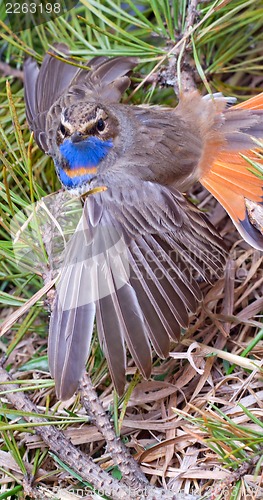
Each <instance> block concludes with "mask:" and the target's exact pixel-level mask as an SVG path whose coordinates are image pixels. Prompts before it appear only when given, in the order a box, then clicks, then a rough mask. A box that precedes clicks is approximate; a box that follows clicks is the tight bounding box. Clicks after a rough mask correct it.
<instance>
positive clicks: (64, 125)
mask: <svg viewBox="0 0 263 500" xmlns="http://www.w3.org/2000/svg"><path fill="white" fill-rule="evenodd" d="M117 135H118V120H117V118H116V117H114V116H113V115H112V114H111V113H110V112H109V111H108V109H107V108H106V107H104V106H103V105H100V104H96V105H95V104H87V103H83V102H82V103H78V104H74V105H72V106H70V107H68V108H65V109H64V110H62V113H61V119H60V123H59V125H58V128H57V132H56V145H57V148H58V150H59V153H60V154H59V161H55V163H56V168H57V170H58V175H59V177H60V180H61V182H62V184H64V186H65V187H66V188H67V189H79V190H80V191H81V188H82V187H83V186H85V185H86V184H87V183H89V182H90V180H91V179H92V178H93V177H94V176H95V175H96V174H97V169H98V168H99V166H100V164H101V163H102V162H104V163H105V161H106V159H107V157H108V155H109V153H110V151H111V150H112V148H113V146H114V141H115V139H116V137H117Z"/></svg>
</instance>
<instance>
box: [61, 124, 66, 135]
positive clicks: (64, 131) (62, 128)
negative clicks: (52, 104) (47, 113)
mask: <svg viewBox="0 0 263 500" xmlns="http://www.w3.org/2000/svg"><path fill="white" fill-rule="evenodd" d="M60 132H61V134H62V135H65V134H66V129H65V127H64V125H63V123H61V124H60Z"/></svg>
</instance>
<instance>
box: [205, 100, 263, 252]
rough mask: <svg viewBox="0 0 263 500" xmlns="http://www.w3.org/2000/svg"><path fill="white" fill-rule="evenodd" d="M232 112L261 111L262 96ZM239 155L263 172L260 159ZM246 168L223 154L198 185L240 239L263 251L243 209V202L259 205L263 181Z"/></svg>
mask: <svg viewBox="0 0 263 500" xmlns="http://www.w3.org/2000/svg"><path fill="white" fill-rule="evenodd" d="M236 108H239V109H240V108H242V109H247V110H263V93H262V94H259V95H258V96H255V97H252V98H251V99H249V100H248V101H246V102H244V103H241V104H238V105H237V106H234V108H232V109H236ZM262 122H263V113H262ZM247 134H249V130H248V131H247ZM262 138H263V137H262ZM240 149H242V145H241V148H240ZM242 154H243V155H244V156H246V157H247V158H249V160H251V161H254V162H256V163H258V164H259V165H262V172H263V158H260V157H259V155H257V154H256V153H255V152H253V151H251V150H245V151H244V150H242ZM249 168H251V167H250V165H249V163H248V162H247V161H246V160H245V159H244V158H243V157H242V156H241V155H240V154H239V153H237V152H234V151H233V152H231V151H227V152H225V151H223V152H220V153H219V155H218V156H217V158H216V160H215V161H214V162H213V163H212V167H211V169H210V170H207V171H206V172H204V174H203V176H202V178H201V179H200V182H201V183H202V184H203V186H205V187H206V188H207V189H208V190H209V191H210V192H211V193H212V194H213V195H214V196H215V198H216V199H217V200H218V201H219V202H220V203H221V205H222V206H223V207H224V208H225V209H226V210H227V212H228V214H229V215H230V217H231V218H232V220H233V222H234V224H235V225H236V227H237V229H238V231H239V232H240V234H241V235H242V237H243V238H244V239H245V240H246V241H247V242H248V243H249V244H250V245H252V246H254V247H255V248H258V249H260V250H263V235H262V234H261V232H260V231H259V230H258V229H257V228H255V226H254V225H253V224H252V223H251V220H250V218H249V215H248V212H247V206H246V199H247V200H251V201H253V202H255V203H258V204H261V205H263V178H262V179H260V178H259V177H257V175H256V174H254V173H252V172H251V171H250V170H249ZM262 210H263V208H262ZM262 213H263V211H262Z"/></svg>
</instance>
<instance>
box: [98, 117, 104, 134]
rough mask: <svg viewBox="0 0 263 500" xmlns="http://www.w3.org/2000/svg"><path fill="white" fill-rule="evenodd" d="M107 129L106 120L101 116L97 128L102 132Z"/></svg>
mask: <svg viewBox="0 0 263 500" xmlns="http://www.w3.org/2000/svg"><path fill="white" fill-rule="evenodd" d="M104 129H105V122H104V120H103V119H102V118H100V119H99V120H98V122H97V130H98V131H99V132H102V131H103V130H104Z"/></svg>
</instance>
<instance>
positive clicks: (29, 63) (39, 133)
mask: <svg viewBox="0 0 263 500" xmlns="http://www.w3.org/2000/svg"><path fill="white" fill-rule="evenodd" d="M49 52H50V53H49V54H46V55H45V57H44V60H43V63H42V65H41V67H40V68H39V67H38V65H37V63H36V61H34V60H33V59H32V58H28V59H26V61H25V63H24V82H25V87H24V92H25V102H26V116H27V120H28V123H29V126H30V129H31V130H33V132H34V135H35V139H36V142H37V144H38V146H39V147H40V148H41V149H42V150H43V151H44V152H45V153H48V149H49V148H48V144H47V134H46V120H47V114H48V111H49V110H50V108H51V106H53V104H54V103H55V102H56V101H57V100H58V99H59V98H60V97H61V96H62V95H63V94H65V93H66V94H68V101H69V104H71V103H72V102H74V101H75V102H77V101H78V100H83V99H85V100H87V101H88V100H89V99H96V98H98V97H99V98H101V99H103V101H104V102H118V101H119V100H120V98H121V95H122V94H123V92H124V91H125V90H126V89H127V88H128V87H129V85H130V79H129V77H128V76H126V74H127V73H128V72H130V71H131V70H132V69H133V68H134V67H135V66H136V65H137V64H138V62H137V60H136V59H135V58H132V57H115V58H112V59H108V58H107V57H94V58H93V59H91V60H90V61H88V62H87V64H86V66H87V68H85V69H79V68H78V67H76V66H73V65H72V64H70V62H71V61H72V60H71V59H70V58H69V57H68V54H69V49H68V47H67V45H65V44H63V43H58V44H54V49H51V50H50V51H49ZM57 52H58V53H62V54H64V55H65V56H66V58H67V61H68V62H64V61H63V60H60V59H56V58H55V57H53V56H52V55H51V54H55V53H57ZM70 101H71V102H70ZM55 111H56V110H55ZM57 111H58V113H59V114H60V112H61V109H60V107H59V106H58V110H57Z"/></svg>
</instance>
